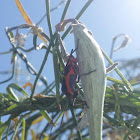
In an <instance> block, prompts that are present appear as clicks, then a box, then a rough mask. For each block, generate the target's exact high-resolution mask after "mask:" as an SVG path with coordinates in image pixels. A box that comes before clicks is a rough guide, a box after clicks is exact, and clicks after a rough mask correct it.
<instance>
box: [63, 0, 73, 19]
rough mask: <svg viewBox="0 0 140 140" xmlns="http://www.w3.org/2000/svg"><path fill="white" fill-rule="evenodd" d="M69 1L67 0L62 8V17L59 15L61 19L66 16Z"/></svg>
mask: <svg viewBox="0 0 140 140" xmlns="http://www.w3.org/2000/svg"><path fill="white" fill-rule="evenodd" d="M70 2H71V0H67V3H66V6H65V8H64V11H63V14H62V17H61V21H62V20H64V19H65V16H66V13H67V10H68V8H69V5H70Z"/></svg>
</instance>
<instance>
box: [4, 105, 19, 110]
mask: <svg viewBox="0 0 140 140" xmlns="http://www.w3.org/2000/svg"><path fill="white" fill-rule="evenodd" d="M17 106H18V105H17V104H13V105H11V106H10V107H8V108H7V109H5V111H10V110H12V109H14V108H16V107H17Z"/></svg>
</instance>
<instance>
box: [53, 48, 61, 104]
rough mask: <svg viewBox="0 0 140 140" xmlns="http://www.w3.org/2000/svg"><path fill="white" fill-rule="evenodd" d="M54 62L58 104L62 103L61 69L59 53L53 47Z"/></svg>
mask: <svg viewBox="0 0 140 140" xmlns="http://www.w3.org/2000/svg"><path fill="white" fill-rule="evenodd" d="M53 64H54V74H55V85H56V100H57V103H58V105H60V93H59V88H60V84H59V83H60V73H59V72H60V69H59V60H58V55H57V51H56V50H55V48H54V49H53Z"/></svg>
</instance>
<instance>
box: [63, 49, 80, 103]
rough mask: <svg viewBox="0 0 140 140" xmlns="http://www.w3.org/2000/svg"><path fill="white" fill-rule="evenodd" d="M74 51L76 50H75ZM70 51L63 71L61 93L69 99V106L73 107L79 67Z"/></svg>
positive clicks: (76, 93)
mask: <svg viewBox="0 0 140 140" xmlns="http://www.w3.org/2000/svg"><path fill="white" fill-rule="evenodd" d="M75 50H76V49H75ZM75 50H73V49H72V51H71V53H70V56H69V59H68V61H67V64H66V66H65V69H64V77H63V82H62V92H63V93H64V94H65V95H66V97H67V98H68V99H69V102H70V104H71V105H72V106H73V105H74V102H75V99H76V98H77V95H78V91H77V90H76V83H77V81H76V80H77V79H79V67H78V62H77V59H76V58H75V57H74V56H73V55H72V54H73V53H74V51H75Z"/></svg>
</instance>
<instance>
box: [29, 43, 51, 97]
mask: <svg viewBox="0 0 140 140" xmlns="http://www.w3.org/2000/svg"><path fill="white" fill-rule="evenodd" d="M50 49H51V44H50V45H49V47H48V50H47V51H46V54H45V57H44V60H43V62H42V65H41V68H40V70H39V72H38V74H37V76H36V79H35V82H34V86H33V90H32V93H31V96H30V99H31V100H32V98H33V95H34V92H35V88H36V84H37V81H38V79H39V77H40V75H41V72H42V70H43V68H44V66H45V63H46V61H47V58H48V55H49V51H50Z"/></svg>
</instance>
